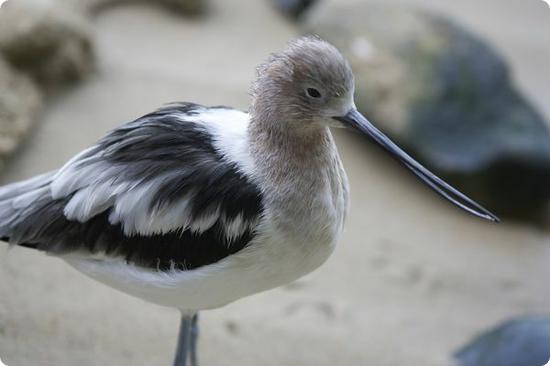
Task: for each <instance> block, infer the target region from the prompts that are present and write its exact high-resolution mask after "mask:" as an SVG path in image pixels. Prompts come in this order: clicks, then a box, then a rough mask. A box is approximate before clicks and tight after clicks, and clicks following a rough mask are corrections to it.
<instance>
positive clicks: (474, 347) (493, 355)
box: [455, 317, 550, 366]
mask: <svg viewBox="0 0 550 366" xmlns="http://www.w3.org/2000/svg"><path fill="white" fill-rule="evenodd" d="M455 358H456V361H457V365H458V366H528V365H540V366H543V365H546V363H547V362H548V360H550V318H545V317H526V318H521V319H516V320H512V321H509V322H506V323H504V324H502V325H500V326H498V327H496V328H495V329H493V330H490V331H488V332H486V333H484V334H482V335H480V336H479V337H477V338H476V339H474V340H473V341H472V342H471V343H469V344H468V345H466V346H465V347H464V348H462V349H461V350H459V351H458V352H457V353H456V354H455Z"/></svg>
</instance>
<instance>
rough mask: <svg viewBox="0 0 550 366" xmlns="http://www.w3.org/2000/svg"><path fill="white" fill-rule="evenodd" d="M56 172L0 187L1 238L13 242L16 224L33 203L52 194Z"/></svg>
mask: <svg viewBox="0 0 550 366" xmlns="http://www.w3.org/2000/svg"><path fill="white" fill-rule="evenodd" d="M54 175H55V172H50V173H46V174H42V175H39V176H36V177H34V178H31V179H28V180H24V181H21V182H16V183H11V184H8V185H6V186H3V187H0V240H4V241H9V242H11V239H12V233H13V230H14V227H15V225H16V224H17V222H18V221H19V219H20V218H21V217H25V213H26V212H28V211H29V209H31V208H32V207H33V203H35V202H38V201H40V200H41V199H43V198H44V197H46V196H49V195H50V183H51V182H52V179H53V176H54Z"/></svg>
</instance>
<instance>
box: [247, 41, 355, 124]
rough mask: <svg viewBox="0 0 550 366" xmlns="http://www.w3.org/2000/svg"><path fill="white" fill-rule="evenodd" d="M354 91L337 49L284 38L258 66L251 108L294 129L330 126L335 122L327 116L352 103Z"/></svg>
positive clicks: (341, 110)
mask: <svg viewBox="0 0 550 366" xmlns="http://www.w3.org/2000/svg"><path fill="white" fill-rule="evenodd" d="M354 89H355V85H354V79H353V73H352V71H351V67H350V66H349V64H348V62H347V60H346V59H345V58H344V56H342V54H341V53H340V51H338V49H336V47H334V46H333V45H331V44H330V43H328V42H326V41H324V40H322V39H320V38H317V37H313V36H307V37H302V38H299V39H297V40H294V41H292V42H290V43H289V45H288V47H287V48H286V49H285V50H284V51H283V52H280V53H275V54H272V55H271V57H270V58H269V59H268V60H267V62H266V63H264V64H263V65H261V66H260V67H259V68H258V77H257V80H256V82H255V83H254V90H253V95H254V101H253V109H254V113H256V114H261V115H265V114H266V113H269V114H270V115H271V116H273V115H277V116H282V117H283V118H279V119H278V120H277V121H276V122H275V121H274V122H275V123H277V124H280V126H281V127H282V128H286V129H288V128H290V129H292V130H293V131H294V132H298V131H300V130H302V129H303V130H304V131H307V130H309V129H311V128H318V127H321V126H335V125H340V123H339V122H337V121H335V120H334V119H333V118H332V117H333V116H336V115H343V114H345V113H346V112H347V111H349V110H350V109H352V108H353V107H354V104H353V93H354ZM266 117H267V116H266Z"/></svg>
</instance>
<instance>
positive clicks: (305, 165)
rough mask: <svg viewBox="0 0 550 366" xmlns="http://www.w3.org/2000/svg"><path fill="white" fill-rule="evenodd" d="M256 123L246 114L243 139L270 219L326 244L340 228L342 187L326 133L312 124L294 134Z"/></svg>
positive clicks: (341, 174)
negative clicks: (270, 210) (253, 165)
mask: <svg viewBox="0 0 550 366" xmlns="http://www.w3.org/2000/svg"><path fill="white" fill-rule="evenodd" d="M262 123H263V122H262V121H254V117H253V116H251V124H250V126H249V131H248V133H249V136H248V137H249V139H250V142H251V144H250V147H251V151H250V153H251V155H252V158H253V159H254V164H255V167H256V174H257V177H256V178H257V179H259V180H260V181H261V184H262V187H263V189H264V194H265V198H266V200H267V201H268V203H269V207H270V208H272V210H273V211H272V215H273V216H274V218H273V221H274V222H276V223H277V226H279V227H280V228H284V230H283V231H284V232H300V235H302V236H305V237H307V238H308V240H321V239H320V238H324V239H323V240H325V241H331V240H332V239H333V238H334V237H335V235H336V234H337V233H338V231H339V230H340V229H341V223H342V221H343V218H344V216H345V211H346V207H347V189H348V187H347V178H346V177H345V172H344V170H343V168H342V163H341V161H340V157H339V155H338V151H337V149H336V145H335V144H334V140H333V138H332V134H331V133H330V130H329V129H328V128H327V127H321V126H320V125H317V126H318V127H317V128H312V129H311V130H309V131H307V133H306V131H300V133H296V130H290V131H289V130H286V131H285V130H283V129H280V128H279V127H277V125H276V124H269V125H262ZM320 228H323V229H320Z"/></svg>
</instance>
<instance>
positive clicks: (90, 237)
mask: <svg viewBox="0 0 550 366" xmlns="http://www.w3.org/2000/svg"><path fill="white" fill-rule="evenodd" d="M212 120H214V121H212ZM246 123H247V121H246V114H245V113H243V112H240V111H236V110H232V109H228V108H225V107H212V108H207V107H203V106H199V105H195V104H189V103H186V104H174V105H170V106H168V107H165V108H162V109H160V110H158V111H156V112H154V113H151V114H148V115H146V116H144V117H142V118H139V119H137V120H135V121H133V122H130V123H128V124H126V125H123V126H122V127H120V128H118V129H116V130H114V131H112V132H111V133H109V134H108V135H106V136H105V137H104V138H103V139H101V140H100V141H99V142H98V143H97V144H96V145H94V146H92V147H91V148H89V149H87V150H85V151H83V152H82V153H80V154H79V155H77V156H76V157H75V158H74V159H72V160H71V161H70V162H68V163H67V164H66V165H65V166H64V167H62V168H61V169H60V170H59V171H56V172H52V173H48V174H45V175H42V176H38V177H36V178H33V179H30V180H28V181H24V182H18V183H13V184H10V185H8V186H5V187H2V188H0V237H2V238H3V239H4V240H6V241H9V242H10V243H11V244H17V245H23V246H27V247H32V248H36V249H39V250H43V251H46V252H48V253H51V254H56V255H67V254H71V255H83V256H98V255H102V256H107V257H116V258H120V259H123V260H126V261H128V262H130V263H133V264H135V265H138V266H142V267H146V268H151V269H161V270H166V269H174V268H178V269H193V268H198V267H201V266H204V265H208V264H212V263H215V262H217V261H219V260H221V259H223V258H225V257H227V256H229V255H231V254H233V253H235V252H238V251H239V250H241V249H242V248H244V247H245V246H246V245H247V244H248V243H249V242H250V240H251V239H252V237H253V236H254V226H255V225H256V223H257V221H258V218H259V216H260V215H261V212H262V197H261V193H260V191H259V189H258V187H257V186H256V185H255V184H254V183H253V182H252V181H251V180H250V179H249V178H248V177H247V176H246V175H245V173H244V172H243V170H242V169H241V165H245V164H247V163H246V162H242V161H235V160H233V159H239V157H238V156H234V155H235V154H237V152H236V149H237V148H236V147H235V144H238V143H239V139H243V138H244V135H245V132H246ZM232 149H233V150H232ZM224 150H227V151H224Z"/></svg>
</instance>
